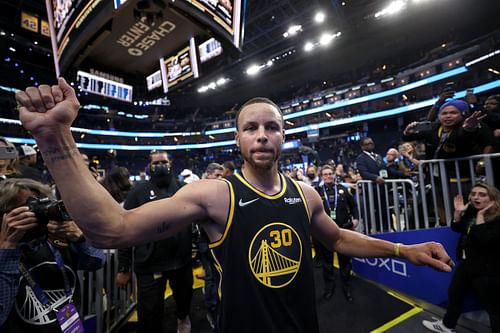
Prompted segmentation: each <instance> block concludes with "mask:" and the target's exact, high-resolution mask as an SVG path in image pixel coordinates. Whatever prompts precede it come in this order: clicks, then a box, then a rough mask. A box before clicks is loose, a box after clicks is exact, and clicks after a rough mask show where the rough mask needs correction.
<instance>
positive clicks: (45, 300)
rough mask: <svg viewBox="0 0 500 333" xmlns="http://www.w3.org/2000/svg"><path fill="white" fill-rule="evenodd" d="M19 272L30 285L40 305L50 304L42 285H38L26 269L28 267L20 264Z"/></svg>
mask: <svg viewBox="0 0 500 333" xmlns="http://www.w3.org/2000/svg"><path fill="white" fill-rule="evenodd" d="M19 271H20V272H21V274H22V275H23V277H24V278H25V279H26V281H27V282H28V284H29V285H30V287H31V289H32V290H33V292H34V293H35V296H36V298H37V299H38V300H39V301H40V303H42V304H43V305H47V304H49V299H48V298H47V295H45V293H44V291H43V289H42V287H40V285H39V284H38V283H36V281H35V280H34V279H33V277H32V276H31V274H30V273H29V272H28V270H27V269H26V266H25V265H24V264H23V263H22V262H20V263H19Z"/></svg>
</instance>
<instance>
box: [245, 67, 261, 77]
mask: <svg viewBox="0 0 500 333" xmlns="http://www.w3.org/2000/svg"><path fill="white" fill-rule="evenodd" d="M260 68H261V67H260V66H259V65H252V66H250V67H248V69H247V74H248V75H255V74H257V73H258V72H260Z"/></svg>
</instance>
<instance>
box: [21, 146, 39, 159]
mask: <svg viewBox="0 0 500 333" xmlns="http://www.w3.org/2000/svg"><path fill="white" fill-rule="evenodd" d="M17 151H18V152H19V157H26V156H31V155H36V150H35V149H33V147H31V146H28V145H22V146H19V147H17Z"/></svg>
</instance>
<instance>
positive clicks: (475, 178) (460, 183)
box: [356, 153, 500, 234]
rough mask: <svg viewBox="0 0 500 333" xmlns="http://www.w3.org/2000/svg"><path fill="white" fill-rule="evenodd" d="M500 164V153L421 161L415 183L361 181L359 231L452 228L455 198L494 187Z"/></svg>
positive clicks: (404, 180) (358, 183)
mask: <svg viewBox="0 0 500 333" xmlns="http://www.w3.org/2000/svg"><path fill="white" fill-rule="evenodd" d="M499 164H500V153H496V154H484V155H474V156H469V157H464V158H456V159H448V160H443V159H436V160H421V161H420V165H419V171H418V176H417V177H416V178H415V179H386V180H385V183H384V184H382V185H377V184H375V183H374V182H372V181H369V180H361V181H358V182H357V183H356V189H357V191H356V198H357V202H358V212H359V217H360V225H361V229H362V230H360V231H362V232H364V233H367V234H370V233H373V232H381V231H383V232H389V231H401V230H414V229H421V228H429V227H434V226H437V225H449V224H450V223H451V220H452V216H453V197H454V196H455V195H457V194H460V195H462V196H464V200H467V198H466V197H467V195H468V194H469V191H470V189H471V188H472V186H474V185H475V184H476V183H477V182H484V183H487V184H490V185H494V184H495V167H494V166H497V167H498V165H499ZM497 172H500V171H499V170H497ZM496 176H497V177H500V174H499V175H496Z"/></svg>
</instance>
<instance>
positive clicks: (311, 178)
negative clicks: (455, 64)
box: [303, 165, 320, 187]
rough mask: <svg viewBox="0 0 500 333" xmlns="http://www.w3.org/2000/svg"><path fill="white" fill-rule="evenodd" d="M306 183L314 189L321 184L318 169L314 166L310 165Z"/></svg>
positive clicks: (305, 179)
mask: <svg viewBox="0 0 500 333" xmlns="http://www.w3.org/2000/svg"><path fill="white" fill-rule="evenodd" d="M303 181H304V183H306V184H307V185H311V186H312V187H314V186H317V185H318V184H319V181H320V179H319V176H318V169H317V168H316V167H315V166H314V165H310V166H308V167H307V171H306V177H304V179H303Z"/></svg>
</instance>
